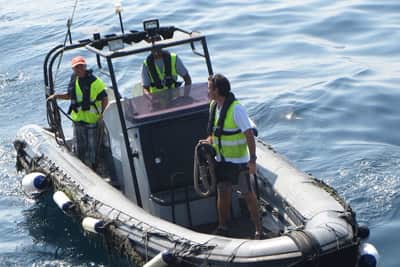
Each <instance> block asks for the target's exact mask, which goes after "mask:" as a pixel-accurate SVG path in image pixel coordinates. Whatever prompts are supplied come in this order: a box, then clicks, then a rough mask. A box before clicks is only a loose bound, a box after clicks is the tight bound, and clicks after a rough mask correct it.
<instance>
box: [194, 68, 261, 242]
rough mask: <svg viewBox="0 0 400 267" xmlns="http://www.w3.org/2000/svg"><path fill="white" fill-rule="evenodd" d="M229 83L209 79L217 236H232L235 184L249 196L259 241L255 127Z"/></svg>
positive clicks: (216, 77) (209, 141)
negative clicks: (230, 216)
mask: <svg viewBox="0 0 400 267" xmlns="http://www.w3.org/2000/svg"><path fill="white" fill-rule="evenodd" d="M230 90H231V88H230V83H229V80H228V79H227V78H226V77H225V76H223V75H221V74H215V75H214V76H212V77H210V78H209V79H208V96H209V98H210V100H211V104H210V119H209V122H208V132H209V136H208V138H207V139H206V140H201V142H207V143H209V144H212V145H213V147H214V149H215V151H216V166H215V172H216V176H217V182H218V184H217V197H218V199H217V209H218V227H217V229H216V231H215V234H219V235H227V234H228V231H229V229H228V226H227V223H228V218H229V211H230V207H231V196H232V184H233V183H234V184H238V185H239V187H240V191H241V193H242V194H243V195H244V196H245V199H246V202H247V207H248V209H249V212H250V216H251V219H252V221H253V223H254V225H255V236H254V238H255V239H260V238H261V235H262V227H261V221H260V217H259V214H258V208H257V197H256V194H255V192H254V188H253V185H252V183H251V182H250V175H251V176H253V175H255V174H256V159H257V157H256V145H255V139H254V132H253V125H252V124H251V120H250V118H249V117H248V114H247V112H246V110H245V109H244V107H243V106H242V105H240V103H239V102H238V101H237V100H236V99H235V96H234V95H233V94H232V93H231V91H230Z"/></svg>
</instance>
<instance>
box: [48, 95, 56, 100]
mask: <svg viewBox="0 0 400 267" xmlns="http://www.w3.org/2000/svg"><path fill="white" fill-rule="evenodd" d="M52 99H57V95H56V94H52V95H50V96H49V97H48V98H47V99H46V101H50V100H52Z"/></svg>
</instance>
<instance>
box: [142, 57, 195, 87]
mask: <svg viewBox="0 0 400 267" xmlns="http://www.w3.org/2000/svg"><path fill="white" fill-rule="evenodd" d="M154 64H156V66H157V67H158V68H159V69H160V70H164V61H163V59H162V58H159V59H155V60H154ZM176 72H177V74H178V75H179V76H181V77H183V76H185V75H186V74H188V71H187V69H186V67H185V65H183V63H182V60H181V59H180V58H179V57H178V55H177V56H176ZM150 83H151V80H150V77H149V72H148V69H147V66H146V65H145V64H143V65H142V86H143V87H146V88H147V87H150Z"/></svg>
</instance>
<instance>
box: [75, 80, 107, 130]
mask: <svg viewBox="0 0 400 267" xmlns="http://www.w3.org/2000/svg"><path fill="white" fill-rule="evenodd" d="M88 75H89V77H88V78H89V79H90V80H89V83H90V89H89V90H82V89H81V86H80V84H79V78H78V77H76V79H75V90H72V91H71V106H70V113H71V118H72V120H73V121H74V122H85V123H88V124H93V123H96V122H97V121H98V120H99V119H100V116H101V110H102V106H101V99H100V93H101V92H102V91H103V90H104V88H105V84H104V82H103V81H102V80H100V79H99V78H97V77H95V76H94V75H91V74H90V73H89V74H88Z"/></svg>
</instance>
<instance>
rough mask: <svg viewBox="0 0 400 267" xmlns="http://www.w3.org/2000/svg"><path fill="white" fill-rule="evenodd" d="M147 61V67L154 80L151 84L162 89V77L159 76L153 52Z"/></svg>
mask: <svg viewBox="0 0 400 267" xmlns="http://www.w3.org/2000/svg"><path fill="white" fill-rule="evenodd" d="M146 61H147V69H148V71H149V74H150V76H151V78H152V80H153V82H152V83H151V86H153V87H157V88H158V89H161V88H162V85H161V80H160V77H159V76H158V73H157V70H156V65H155V63H154V55H153V54H150V55H148V56H147V59H146Z"/></svg>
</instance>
